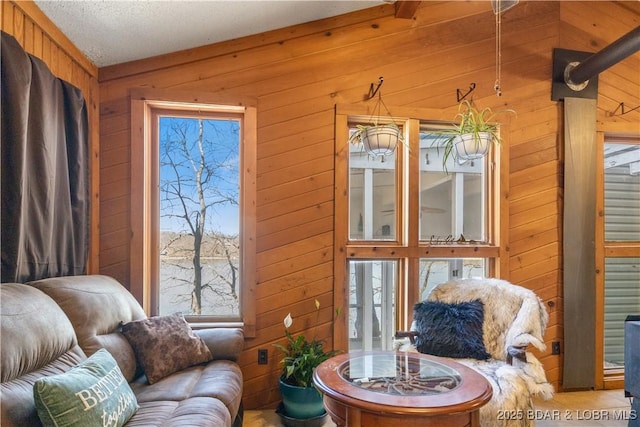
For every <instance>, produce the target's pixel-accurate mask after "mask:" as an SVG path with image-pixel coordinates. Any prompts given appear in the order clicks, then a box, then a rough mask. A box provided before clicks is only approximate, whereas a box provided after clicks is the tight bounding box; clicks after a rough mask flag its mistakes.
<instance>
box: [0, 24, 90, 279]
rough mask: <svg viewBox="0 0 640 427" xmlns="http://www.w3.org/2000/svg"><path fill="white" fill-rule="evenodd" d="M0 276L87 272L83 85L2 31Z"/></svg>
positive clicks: (57, 274)
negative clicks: (61, 75) (53, 70)
mask: <svg viewBox="0 0 640 427" xmlns="http://www.w3.org/2000/svg"><path fill="white" fill-rule="evenodd" d="M1 35H2V46H1V49H0V52H1V58H0V59H1V76H2V92H1V98H2V111H1V112H0V115H1V122H2V140H1V143H0V151H1V156H2V163H1V167H2V169H1V175H2V178H1V179H2V204H1V205H0V211H1V229H2V234H1V236H0V240H1V244H0V246H1V248H2V272H1V276H0V279H1V281H2V282H26V281H29V280H36V279H41V278H45V277H53V276H66V275H78V274H84V273H85V272H86V261H87V252H88V241H89V177H88V166H87V165H88V119H87V109H86V105H85V102H84V97H83V96H82V92H81V91H80V90H79V89H78V88H76V87H74V86H72V85H71V84H69V83H67V82H65V81H62V80H60V79H58V78H56V77H55V76H54V75H53V74H52V73H51V71H49V69H48V68H47V66H46V65H45V64H44V63H43V62H42V61H41V60H39V59H38V58H35V57H33V56H31V55H29V54H27V53H26V52H24V50H23V49H22V47H21V46H20V45H19V43H18V42H17V41H16V40H15V39H14V38H13V37H12V36H10V35H8V34H6V33H4V32H2V34H1Z"/></svg>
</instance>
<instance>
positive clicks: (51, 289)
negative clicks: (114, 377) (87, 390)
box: [28, 275, 146, 381]
mask: <svg viewBox="0 0 640 427" xmlns="http://www.w3.org/2000/svg"><path fill="white" fill-rule="evenodd" d="M28 284H29V285H31V286H34V287H36V288H38V289H40V290H41V291H43V292H44V293H46V294H47V295H49V296H50V297H51V298H53V300H54V301H55V302H56V303H58V305H59V306H60V307H61V308H62V310H63V311H64V313H65V314H66V315H67V317H68V318H69V320H71V324H72V325H73V328H74V329H75V332H76V335H77V337H78V344H79V345H80V347H81V348H82V350H84V352H85V353H86V354H87V356H90V355H92V354H93V353H95V352H96V351H98V350H99V349H101V348H106V349H107V350H108V351H109V353H111V355H112V356H113V358H114V359H116V361H117V362H118V366H119V367H120V370H121V371H122V373H123V375H124V376H125V378H126V379H127V380H128V381H131V380H133V378H135V377H136V376H137V375H138V374H139V370H138V369H137V366H136V357H135V354H134V353H133V348H131V345H130V344H129V342H128V341H127V339H126V338H125V337H124V336H123V335H122V334H121V333H120V331H119V328H120V324H121V323H123V322H124V323H127V322H131V321H132V320H139V319H144V318H146V315H145V313H144V310H142V307H141V306H140V304H138V301H136V299H135V298H134V297H133V295H131V294H130V293H129V291H127V289H126V288H125V287H124V286H122V285H121V284H120V283H118V281H117V280H115V279H113V278H111V277H108V276H102V275H85V276H69V277H52V278H48V279H42V280H37V281H34V282H29V283H28ZM97 307H100V309H99V310H98V309H96V308H97Z"/></svg>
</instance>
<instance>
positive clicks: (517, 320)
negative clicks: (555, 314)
mask: <svg viewBox="0 0 640 427" xmlns="http://www.w3.org/2000/svg"><path fill="white" fill-rule="evenodd" d="M427 300H429V301H440V302H444V303H449V304H459V303H462V302H468V301H477V300H479V301H481V302H482V303H483V306H484V321H483V324H482V335H483V342H484V345H485V348H486V351H487V352H488V353H489V354H490V356H491V358H489V359H488V360H476V359H455V361H456V362H459V363H462V364H464V365H466V366H469V367H470V368H472V369H475V370H476V371H478V372H480V373H481V374H482V375H483V376H484V377H485V378H486V379H487V380H488V381H489V382H490V383H491V386H492V388H493V397H492V398H491V401H490V402H489V403H488V404H486V405H485V406H483V407H482V408H481V409H480V423H481V425H482V426H484V427H530V426H533V425H534V424H535V422H534V416H533V414H534V411H535V408H534V407H533V401H532V398H533V397H534V396H536V397H539V398H542V399H545V400H548V399H551V398H552V397H553V392H554V390H553V386H552V385H551V384H549V383H548V382H547V379H546V375H545V372H544V367H543V366H542V364H541V363H540V362H539V361H538V359H537V358H536V357H535V356H534V355H533V354H531V353H530V352H525V353H524V359H526V361H525V360H519V359H516V358H514V359H513V361H512V364H511V365H510V364H509V363H507V351H508V349H509V347H510V346H517V347H520V346H528V345H532V346H534V347H535V348H537V349H538V350H540V351H544V349H545V348H546V346H545V344H544V330H545V328H546V326H547V322H548V319H549V315H548V313H547V311H546V309H545V307H544V304H543V303H542V301H541V300H540V298H538V296H537V295H536V294H535V293H533V292H532V291H531V290H528V289H525V288H523V287H520V286H516V285H513V284H511V283H509V282H507V281H504V280H499V279H466V280H453V281H449V282H446V283H443V284H441V285H438V286H436V288H434V289H433V291H431V293H430V294H429V296H428V298H427ZM415 326H416V324H415V322H414V325H412V330H416V329H415ZM417 332H418V333H419V332H420V331H419V330H418V331H417ZM395 348H396V349H397V350H398V351H417V350H416V348H415V345H413V344H411V343H410V342H409V340H408V339H401V340H398V341H396V343H395Z"/></svg>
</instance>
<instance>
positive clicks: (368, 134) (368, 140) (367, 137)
mask: <svg viewBox="0 0 640 427" xmlns="http://www.w3.org/2000/svg"><path fill="white" fill-rule="evenodd" d="M398 141H400V142H404V136H403V135H402V131H401V130H400V128H399V127H398V125H396V124H395V123H390V124H374V125H370V126H366V125H357V130H356V131H355V132H354V133H352V134H351V136H350V137H349V142H350V143H352V144H360V143H362V144H363V146H364V150H365V151H366V152H367V153H369V154H370V155H372V156H389V155H391V154H393V152H394V151H395V150H396V147H397V146H398Z"/></svg>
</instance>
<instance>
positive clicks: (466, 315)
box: [413, 300, 490, 360]
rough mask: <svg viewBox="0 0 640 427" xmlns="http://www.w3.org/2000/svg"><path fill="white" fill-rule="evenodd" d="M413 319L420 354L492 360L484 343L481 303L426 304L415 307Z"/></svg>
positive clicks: (430, 302)
mask: <svg viewBox="0 0 640 427" xmlns="http://www.w3.org/2000/svg"><path fill="white" fill-rule="evenodd" d="M413 318H414V325H415V329H416V331H418V334H419V335H418V336H417V337H416V348H417V349H418V351H419V352H421V353H426V354H433V355H435V356H444V357H455V358H473V359H480V360H486V359H488V358H489V357H490V355H489V354H488V353H487V351H486V349H485V347H484V343H483V340H482V324H483V319H484V313H483V305H482V302H481V301H478V300H475V301H469V302H462V303H457V304H456V303H453V304H447V303H443V302H439V301H423V302H420V303H417V304H416V305H415V306H414V309H413Z"/></svg>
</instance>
